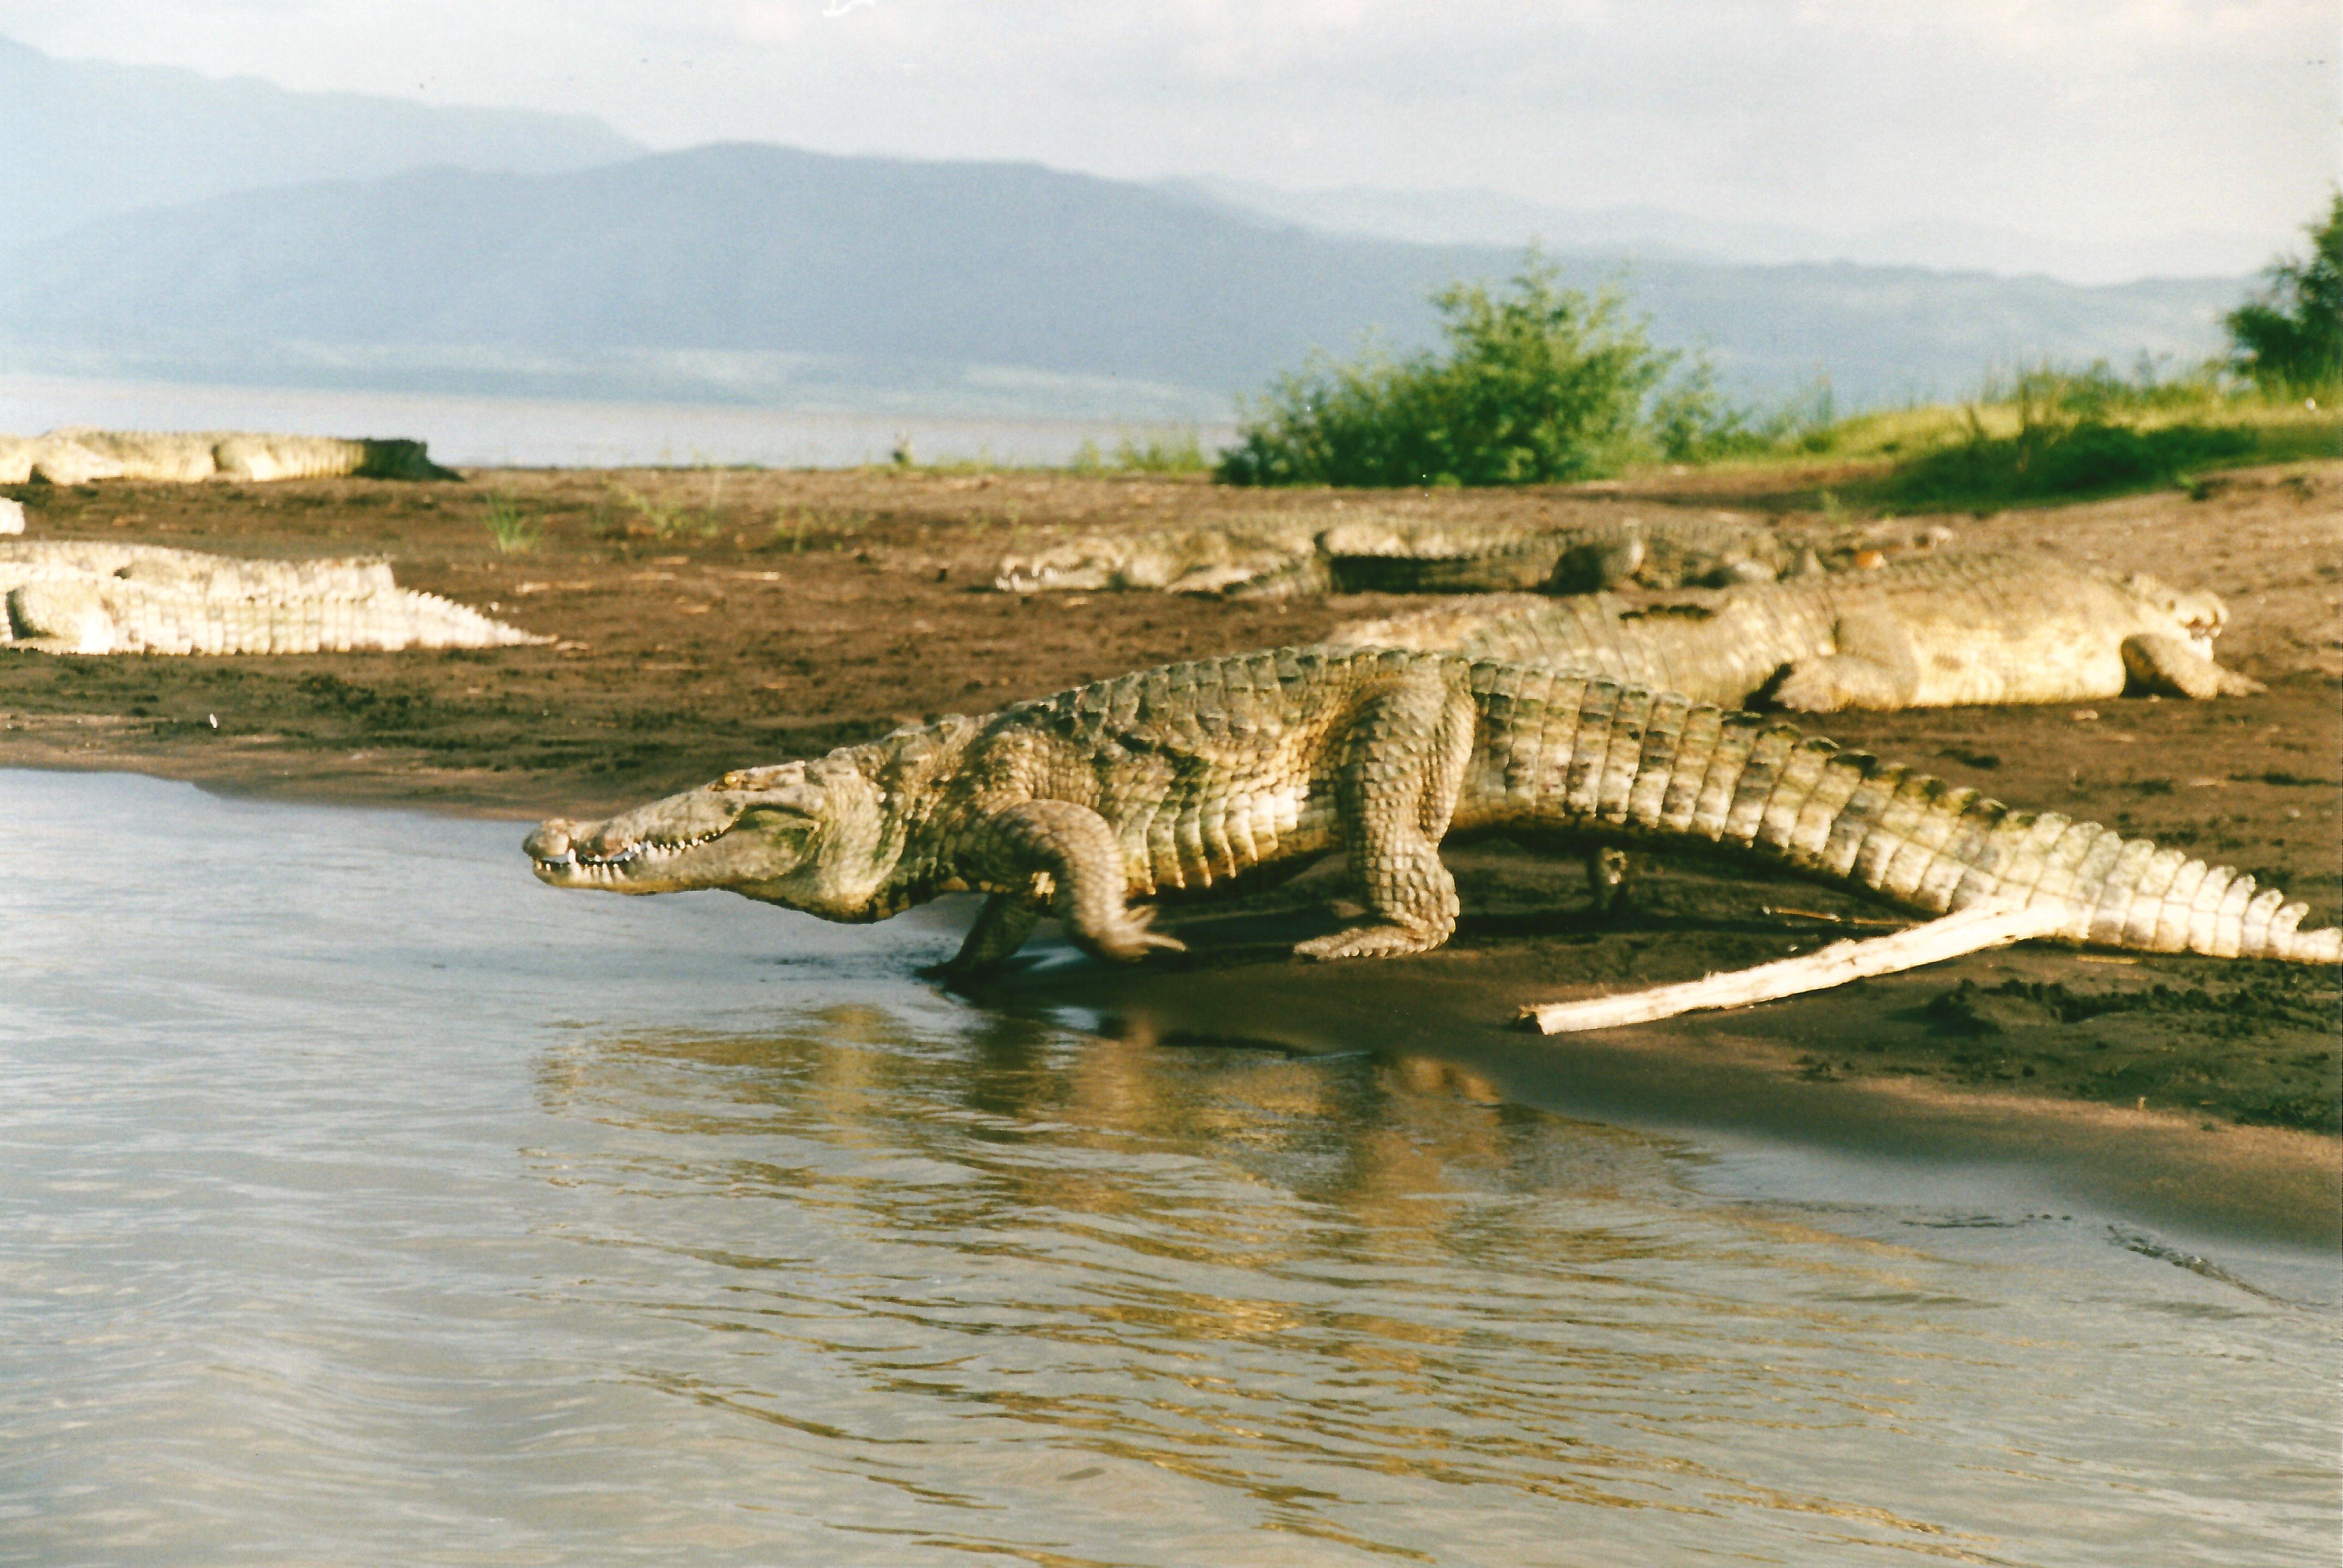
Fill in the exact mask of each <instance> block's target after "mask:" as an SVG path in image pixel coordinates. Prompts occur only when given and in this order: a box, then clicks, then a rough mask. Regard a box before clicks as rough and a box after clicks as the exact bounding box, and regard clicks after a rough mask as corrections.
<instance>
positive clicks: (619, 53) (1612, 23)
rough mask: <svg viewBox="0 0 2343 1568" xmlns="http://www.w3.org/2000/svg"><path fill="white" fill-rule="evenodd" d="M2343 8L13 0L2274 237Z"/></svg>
mask: <svg viewBox="0 0 2343 1568" xmlns="http://www.w3.org/2000/svg"><path fill="white" fill-rule="evenodd" d="M0 34H5V35H8V36H11V37H14V38H16V39H18V40H20V41H22V42H24V43H27V44H30V45H34V46H35V47H36V48H40V49H43V50H45V51H47V52H49V53H51V54H55V55H81V56H93V57H99V58H106V59H114V60H124V61H137V62H143V63H149V64H160V65H185V66H190V67H193V68H195V69H197V70H200V71H204V72H206V73H207V74H211V75H257V76H261V77H265V78H266V79H267V80H269V81H272V82H276V83H278V84H280V85H285V86H289V87H298V88H347V89H350V90H354V91H359V92H366V93H377V94H387V95H397V96H402V97H417V98H421V99H424V100H427V101H431V102H439V103H471V104H490V105H508V106H525V107H532V108H541V109H556V110H570V111H579V112H584V113H588V114H592V115H596V116H599V117H601V118H602V119H604V120H606V121H608V123H609V124H610V125H612V126H616V127H617V128H618V129H619V130H621V131H624V132H626V133H628V135H630V136H636V137H639V138H640V139H641V140H643V141H646V142H649V143H650V144H652V145H654V146H661V147H671V146H688V145H690V144H694V143H699V142H705V141H712V140H719V139H749V140H758V141H772V142H781V143H787V144H790V145H794V146H808V147H815V148H820V149H823V150H827V151H833V152H879V153H892V154H900V155H905V156H919V157H987V158H1022V159H1032V160H1036V161H1039V162H1042V163H1046V164H1050V165H1052V166H1058V167H1061V168H1072V169H1081V170H1087V171H1090V172H1092V173H1097V174H1103V175H1111V176H1130V177H1141V178H1146V177H1154V176H1163V175H1178V174H1207V175H1220V176H1228V177H1232V178H1238V179H1249V180H1257V181H1262V182H1264V183H1268V184H1272V185H1280V186H1291V187H1297V188H1298V187H1309V186H1332V185H1342V184H1369V185H1378V186H1398V187H1408V188H1422V189H1431V188H1442V187H1468V186H1480V187H1486V188H1490V189H1494V190H1498V191H1502V192H1505V193H1508V194H1511V195H1514V196H1523V197H1527V198H1530V199H1532V200H1536V201H1542V202H1549V203H1554V204H1558V205H1562V206H1607V205H1612V204H1620V203H1649V204H1653V205H1656V206H1666V207H1671V208H1675V209H1678V210H1681V211H1686V212H1691V213H1695V214H1698V215H1701V216H1707V217H1713V218H1727V219H1775V220H1780V221H1784V222H1790V223H1797V224H1804V225H1810V226H1817V227H1822V228H1827V229H1832V230H1836V231H1851V230H1855V229H1860V228H1863V227H1867V226H1873V225H1876V224H1881V223H1889V222H1895V221H1898V220H1902V219H1907V218H1928V217H1936V218H1956V219H1966V220H1969V221H1973V222H1978V223H1986V224H1994V225H1999V226H2007V227H2011V228H2016V229H2021V230H2026V231H2030V232H2033V233H2036V234H2041V235H2046V236H2052V237H2055V238H2058V239H2063V240H2070V241H2085V240H2092V239H2100V238H2123V239H2140V238H2147V237H2151V236H2160V235H2165V234H2169V233H2174V232H2178V231H2184V230H2190V229H2210V230H2218V231H2225V232H2229V233H2233V234H2241V235H2246V236H2253V237H2255V238H2256V239H2257V240H2258V241H2263V242H2266V243H2267V244H2268V245H2269V246H2271V247H2272V248H2279V247H2293V248H2298V245H2299V232H2298V231H2299V228H2300V226H2301V225H2302V224H2303V223H2304V222H2305V221H2307V220H2308V218H2309V217H2311V216H2313V213H2314V210H2315V209H2317V208H2318V207H2319V206H2322V205H2323V202H2324V200H2325V195H2326V191H2327V189H2328V186H2329V185H2330V184H2331V183H2332V182H2333V181H2334V180H2335V179H2336V177H2337V170H2338V115H2339V114H2343V90H2338V4H2337V0H1485V3H1475V0H1463V3H1460V4H1453V5H1437V4H1427V3H1425V0H1412V3H1403V0H1154V3H1152V4H1150V3H1147V0H1137V3H1126V4H1120V5H1118V4H1113V3H1111V0H1108V3H1101V0H1018V3H1015V4H1007V3H994V4H978V3H976V0H0Z"/></svg>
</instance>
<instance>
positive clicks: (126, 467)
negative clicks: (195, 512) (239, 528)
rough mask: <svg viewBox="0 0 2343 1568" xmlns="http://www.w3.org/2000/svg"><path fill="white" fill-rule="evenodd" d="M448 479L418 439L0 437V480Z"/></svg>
mask: <svg viewBox="0 0 2343 1568" xmlns="http://www.w3.org/2000/svg"><path fill="white" fill-rule="evenodd" d="M343 475H355V476H358V477H365V478H376V479H453V478H456V477H458V475H457V474H456V473H455V472H454V470H452V469H448V468H443V467H439V465H437V463H434V462H433V461H432V460H431V458H430V457H429V456H428V454H427V453H426V452H425V450H424V446H423V443H422V442H420V441H408V440H377V439H372V438H368V439H364V440H347V441H346V440H343V439H340V438H339V437H331V436H277V435H269V434H266V433H264V432H259V431H251V430H196V431H147V430H98V429H92V428H89V427H84V426H74V427H68V428H65V429H62V430H52V431H50V432H49V433H48V434H47V435H45V436H33V437H24V436H0V485H22V484H27V483H30V482H32V481H34V480H40V481H42V482H44V483H46V484H51V485H85V484H88V483H90V482H91V481H92V480H95V479H159V480H163V481H166V482H189V483H192V482H194V481H196V480H199V479H215V478H217V479H326V478H334V477H340V476H343Z"/></svg>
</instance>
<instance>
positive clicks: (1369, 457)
mask: <svg viewBox="0 0 2343 1568" xmlns="http://www.w3.org/2000/svg"><path fill="white" fill-rule="evenodd" d="M1432 303H1433V307H1434V308H1435V309H1437V310H1438V311H1439V312H1440V315H1441V317H1442V318H1443V324H1442V327H1441V331H1442V334H1443V336H1444V337H1446V339H1447V351H1446V353H1445V354H1431V353H1425V354H1419V355H1415V356H1413V357H1407V358H1393V357H1391V356H1390V355H1389V354H1388V353H1386V352H1384V351H1383V350H1382V349H1381V348H1379V347H1375V346H1374V345H1373V344H1372V343H1371V344H1369V345H1368V346H1367V347H1364V348H1363V350H1362V351H1361V353H1360V355H1359V357H1356V358H1355V359H1353V360H1350V361H1347V362H1337V361H1334V360H1332V359H1331V358H1327V357H1323V356H1321V357H1318V358H1316V359H1314V360H1313V361H1312V363H1311V364H1310V366H1309V367H1307V368H1305V369H1304V370H1302V371H1301V372H1299V373H1297V374H1294V375H1291V376H1287V377H1283V378H1282V379H1281V380H1280V381H1279V382H1278V384H1277V386H1276V387H1275V388H1274V389H1273V390H1272V392H1271V393H1270V395H1269V396H1268V397H1266V398H1264V399H1263V400H1262V403H1261V404H1260V405H1259V406H1258V407H1252V408H1248V409H1247V410H1246V416H1247V417H1245V419H1244V420H1243V422H1242V425H1241V426H1240V427H1239V430H1238V437H1239V440H1238V444H1237V445H1236V446H1235V447H1232V448H1231V449H1229V450H1228V451H1226V452H1223V453H1222V455H1221V461H1220V464H1219V467H1218V469H1217V474H1218V477H1220V478H1221V479H1222V481H1224V482H1226V483H1231V484H1242V485H1305V484H1318V485H1366V486H1400V485H1517V484H1538V483H1550V482H1554V481H1560V480H1572V479H1586V478H1594V477H1601V476H1603V475H1605V474H1611V473H1615V472H1617V471H1618V470H1619V469H1621V468H1623V467H1626V466H1627V465H1628V464H1629V463H1631V462H1634V461H1636V460H1638V459H1640V458H1648V457H1665V458H1670V459H1675V460H1684V459H1687V458H1696V457H1707V456H1710V455H1713V454H1721V453H1722V452H1725V451H1726V450H1731V449H1735V448H1736V447H1755V446H1758V445H1762V442H1763V437H1760V436H1759V435H1757V434H1756V433H1755V432H1754V431H1752V430H1750V429H1749V428H1748V420H1747V417H1746V416H1745V414H1743V413H1742V412H1741V411H1738V410H1735V409H1732V408H1729V407H1727V406H1726V405H1725V403H1724V400H1723V399H1722V398H1721V397H1719V396H1718V395H1717V392H1716V389H1715V377H1714V374H1713V373H1712V371H1711V370H1710V368H1709V367H1708V366H1707V364H1706V363H1705V362H1704V361H1701V360H1695V361H1694V363H1693V364H1692V365H1691V366H1690V367H1688V369H1687V370H1686V371H1685V373H1684V374H1683V375H1681V376H1677V375H1676V372H1677V368H1678V366H1679V365H1680V364H1681V363H1682V362H1683V360H1684V356H1682V355H1681V354H1678V353H1675V352H1674V351H1668V350H1662V349H1657V348H1654V347H1652V345H1651V342H1650V340H1649V338H1648V337H1647V328H1646V325H1645V323H1644V322H1643V321H1641V320H1637V319H1633V318H1631V317H1629V316H1628V314H1627V302H1626V299H1625V297H1624V296H1623V295H1621V294H1619V293H1618V292H1616V291H1613V290H1606V291H1604V292H1603V293H1600V294H1597V295H1595V296H1594V297H1588V296H1586V295H1584V294H1582V293H1579V292H1578V291H1577V290H1575V289H1567V288H1564V287H1563V286H1561V284H1560V273H1559V271H1558V269H1557V268H1555V267H1554V266H1553V265H1552V264H1551V263H1549V262H1547V261H1545V260H1544V258H1543V257H1542V256H1539V255H1538V254H1537V253H1536V252H1535V251H1534V250H1533V251H1532V252H1531V253H1530V254H1529V256H1528V257H1527V258H1526V259H1525V260H1524V262H1523V266H1522V270H1521V272H1520V273H1519V274H1517V275H1516V276H1514V278H1513V282H1512V285H1511V286H1510V288H1509V289H1508V290H1507V291H1506V292H1505V293H1503V294H1502V295H1493V294H1491V293H1490V291H1489V290H1488V289H1487V288H1486V287H1485V286H1482V285H1480V284H1465V283H1459V284H1455V285H1453V286H1450V287H1448V288H1445V289H1443V290H1441V291H1440V292H1439V293H1438V294H1436V295H1434V296H1433V301H1432ZM1671 377H1674V379H1673V380H1672V379H1671Z"/></svg>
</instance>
